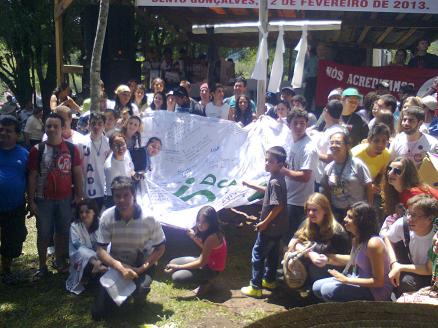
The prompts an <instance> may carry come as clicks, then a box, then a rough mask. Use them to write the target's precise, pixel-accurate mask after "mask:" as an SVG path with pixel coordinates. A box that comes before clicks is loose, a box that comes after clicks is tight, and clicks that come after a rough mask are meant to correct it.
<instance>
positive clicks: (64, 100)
mask: <svg viewBox="0 0 438 328" xmlns="http://www.w3.org/2000/svg"><path fill="white" fill-rule="evenodd" d="M70 95H71V89H70V86H69V85H68V83H67V82H62V83H61V84H60V85H58V86H57V87H56V88H55V90H53V93H52V96H51V97H50V109H51V110H52V111H54V110H55V108H56V107H58V106H67V107H68V108H70V109H71V110H73V111H74V112H75V113H79V112H80V110H81V107H80V106H79V105H78V104H77V103H76V102H75V101H74V100H73V99H72V98H71V97H70Z"/></svg>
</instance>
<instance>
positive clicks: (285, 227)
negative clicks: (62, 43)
mask: <svg viewBox="0 0 438 328" xmlns="http://www.w3.org/2000/svg"><path fill="white" fill-rule="evenodd" d="M130 82H131V83H128V84H127V85H119V86H118V87H117V89H116V90H115V97H114V100H109V99H108V97H107V95H106V92H105V88H104V85H103V83H101V84H100V88H101V89H100V90H101V92H100V95H101V99H100V102H99V109H95V110H93V111H90V100H89V99H86V100H85V101H84V103H83V104H82V105H81V106H79V105H78V104H77V103H76V102H75V101H74V100H73V99H72V98H71V97H70V89H69V87H68V85H66V84H62V85H60V86H59V87H58V88H57V89H56V90H55V91H54V93H53V96H52V98H51V99H50V107H51V111H50V113H49V114H48V115H46V117H44V121H43V113H42V110H41V109H34V110H33V111H32V114H31V115H28V117H27V119H26V120H25V122H24V123H23V121H22V119H21V118H19V117H17V115H15V116H14V115H11V114H12V113H7V115H2V116H1V118H0V192H1V195H2V197H1V198H0V228H1V270H2V271H1V278H2V281H3V283H6V284H14V283H19V276H18V275H16V274H15V273H14V272H12V261H13V259H14V258H17V257H18V256H20V254H21V251H22V245H23V242H24V241H25V239H26V235H27V232H26V225H25V215H26V213H27V210H28V209H29V210H30V211H31V213H32V214H33V215H34V216H35V218H36V227H37V245H36V246H37V250H38V258H39V269H38V270H37V271H36V272H35V274H34V276H33V279H34V280H39V279H47V278H49V277H50V275H51V270H49V269H48V265H47V258H48V256H49V255H50V254H51V253H53V265H54V268H55V269H56V270H57V271H58V272H66V273H67V272H68V273H69V275H68V279H67V281H66V288H67V290H68V291H70V292H73V293H75V294H80V293H81V292H82V291H83V290H84V288H86V286H87V283H88V282H90V281H93V280H94V281H95V280H96V279H97V278H100V281H101V283H100V284H99V289H98V292H97V295H96V299H95V303H94V305H93V309H92V316H93V318H95V319H100V318H103V317H105V316H106V315H108V314H109V313H111V312H112V311H111V308H113V307H114V306H115V305H116V303H115V301H114V299H113V297H112V296H111V295H110V294H111V293H110V292H109V290H108V288H107V287H106V286H105V283H104V282H102V279H103V278H104V277H107V273H109V272H116V274H118V275H119V276H120V277H122V279H125V280H128V281H132V282H133V283H134V284H135V292H134V293H133V294H132V295H133V297H134V299H135V300H136V301H138V302H144V301H145V299H146V295H147V294H148V292H149V291H150V286H151V282H152V278H153V275H154V271H155V268H156V263H157V262H158V261H159V259H160V258H161V257H162V256H163V254H164V252H165V241H166V238H165V235H164V232H163V229H162V227H161V225H160V224H159V222H158V221H156V219H155V218H154V217H153V216H150V215H148V214H147V213H144V212H143V211H142V209H141V207H140V206H139V205H138V204H137V203H136V199H135V196H136V188H137V187H138V185H139V184H141V181H142V179H144V177H145V175H147V174H148V172H150V171H151V170H153V167H152V161H151V158H152V157H153V156H156V155H157V154H159V152H160V150H161V147H162V146H164V147H165V145H162V141H161V140H160V139H159V138H157V137H152V138H150V139H148V140H147V141H146V142H144V140H143V138H142V136H143V133H144V131H143V126H142V118H143V116H145V115H148V113H153V112H154V111H158V110H166V111H170V112H176V113H186V114H193V115H201V116H207V117H214V118H217V119H223V120H229V121H233V122H235V123H236V124H238V125H239V126H241V127H245V126H247V125H249V124H251V123H252V122H254V121H255V120H257V119H258V118H257V117H256V110H255V108H256V104H255V102H254V101H253V100H252V99H250V97H248V95H247V90H246V87H247V85H246V80H245V79H244V78H242V77H238V78H236V80H235V83H234V94H233V95H232V96H231V97H229V98H225V94H224V86H222V85H221V84H214V85H212V84H208V83H202V84H201V85H200V90H199V91H200V93H199V94H200V100H195V99H193V98H192V97H190V91H191V90H190V88H191V86H190V83H189V82H188V81H181V82H180V84H179V86H176V87H175V88H173V89H172V90H167V89H166V87H165V82H164V81H163V80H162V79H160V78H156V79H155V80H154V82H153V85H152V87H153V90H152V91H153V92H152V97H151V99H152V101H148V100H147V92H146V89H145V87H144V86H143V85H141V84H138V83H134V82H135V81H130ZM402 91H403V90H402ZM404 91H406V93H405V94H400V98H399V99H397V98H396V97H395V96H394V95H392V94H390V93H388V92H382V91H381V90H380V91H379V92H377V91H376V92H372V93H370V94H368V95H366V96H365V97H363V96H362V95H361V94H360V93H359V91H358V90H357V89H355V88H352V87H349V88H345V89H342V88H337V89H334V90H333V91H331V92H330V94H329V95H328V98H327V105H326V106H325V107H324V109H323V111H322V114H321V115H320V117H317V115H316V114H315V113H312V112H310V111H308V110H307V109H308V108H307V103H306V98H305V97H303V96H302V95H299V94H296V93H295V90H293V89H292V88H290V87H285V88H283V89H282V90H281V92H280V94H279V95H276V94H268V97H267V103H266V105H265V109H266V112H265V116H269V117H272V118H273V119H275V120H277V123H278V124H285V125H286V126H287V127H288V128H289V129H290V132H291V135H292V144H291V145H290V147H289V148H290V150H289V153H286V151H285V149H284V148H283V147H282V146H285V145H278V146H275V147H272V148H270V149H269V150H268V151H267V152H266V159H265V169H266V171H267V172H268V173H269V174H270V178H269V181H268V182H267V185H266V187H261V186H258V185H256V184H255V183H252V182H251V181H243V185H244V186H246V187H248V188H253V189H256V190H257V191H260V192H262V193H264V199H263V203H262V209H261V215H260V219H259V221H258V222H257V224H256V226H255V228H256V230H257V237H256V241H255V244H254V247H253V250H252V255H251V259H247V260H248V261H251V264H252V275H251V279H250V284H249V286H246V287H243V288H242V289H241V292H242V293H243V294H244V295H246V296H250V297H256V298H258V297H261V296H262V295H263V291H262V290H263V289H275V288H277V283H278V276H277V269H278V267H279V264H280V258H282V257H283V256H285V261H286V262H287V265H285V266H284V271H285V272H283V273H284V279H285V280H287V279H296V278H297V277H296V273H294V272H295V270H296V267H297V265H298V266H300V268H301V273H304V277H305V278H303V279H301V280H302V281H301V283H300V284H299V285H300V287H299V288H300V290H304V291H305V290H307V291H312V292H313V294H314V295H315V296H316V297H317V298H320V299H322V300H324V301H340V302H342V301H349V300H370V301H372V300H390V299H391V297H392V298H393V300H398V301H403V302H408V301H412V300H417V301H418V300H419V299H421V300H422V301H424V302H428V301H430V299H434V298H435V299H436V294H437V290H438V283H437V281H436V276H437V272H438V271H437V269H438V267H437V261H436V259H437V251H438V241H437V237H438V236H437V234H436V233H435V230H434V225H433V223H434V220H435V218H436V217H438V191H437V190H436V189H435V188H434V186H429V185H427V184H425V183H424V182H422V181H421V179H420V177H419V174H418V169H419V167H420V165H421V164H422V161H423V159H424V158H425V157H426V156H428V153H431V154H433V153H435V152H436V151H437V149H438V148H437V146H438V140H437V138H436V130H435V128H436V126H435V124H436V121H437V119H436V116H435V111H436V110H437V109H438V105H437V99H436V94H432V95H428V96H425V97H423V98H420V97H416V96H415V95H414V94H412V92H413V90H411V89H409V88H405V90H404ZM409 92H411V93H409ZM277 96H279V99H277ZM20 114H21V113H20ZM76 116H80V118H79V119H76ZM22 132H23V133H24V136H25V137H24V139H20V134H21V133H22ZM273 142H274V141H273ZM20 143H21V145H20ZM274 143H275V142H274ZM430 156H433V155H430ZM11 181H13V182H14V183H11ZM72 204H74V211H72ZM187 234H188V236H189V237H190V238H191V239H192V240H193V241H194V243H195V244H196V245H197V246H199V248H200V249H201V252H200V255H199V257H181V258H176V259H173V260H172V261H170V262H169V263H168V264H167V265H166V267H165V271H166V272H167V273H169V274H171V278H172V280H173V281H174V282H175V283H182V284H186V283H193V282H196V283H197V284H199V287H198V288H197V289H196V290H195V292H196V295H198V296H203V295H205V293H206V292H208V291H209V290H210V289H211V287H212V285H213V284H214V279H215V277H216V276H217V275H219V274H220V273H221V272H222V271H224V270H226V258H227V242H226V238H225V235H224V233H223V232H222V231H221V228H220V224H219V221H218V214H217V213H216V211H215V209H214V208H213V207H210V206H205V207H203V208H202V209H201V210H200V211H199V213H198V216H197V219H196V226H195V227H194V228H193V229H190V230H188V231H187ZM282 245H283V246H284V247H282ZM53 247H54V248H53ZM298 253H299V254H300V258H298V257H296V258H294V256H295V255H296V254H298ZM284 254H285V255H284ZM294 254H295V255H294ZM290 259H292V260H291V261H290ZM116 276H117V275H116ZM112 277H114V275H113V276H112ZM291 277H292V278H291ZM108 279H110V278H108V277H107V280H108ZM113 279H114V278H113ZM107 280H105V281H106V282H107ZM412 293H416V296H415V297H413V296H412V295H413V294H412Z"/></svg>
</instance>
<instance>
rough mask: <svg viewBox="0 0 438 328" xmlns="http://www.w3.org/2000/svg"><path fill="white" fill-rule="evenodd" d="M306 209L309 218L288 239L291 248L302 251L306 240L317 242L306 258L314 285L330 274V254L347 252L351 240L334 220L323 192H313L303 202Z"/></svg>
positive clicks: (289, 249)
mask: <svg viewBox="0 0 438 328" xmlns="http://www.w3.org/2000/svg"><path fill="white" fill-rule="evenodd" d="M304 212H305V213H306V219H305V220H304V222H303V224H302V225H301V227H300V228H299V229H298V231H297V232H296V233H295V235H294V237H293V238H292V239H291V241H290V242H289V246H288V251H289V252H296V251H298V252H299V251H301V250H303V249H304V248H305V247H306V246H307V245H306V244H309V243H316V246H315V248H313V249H312V251H310V252H308V253H306V254H305V255H304V260H303V264H304V265H305V267H306V269H307V273H308V280H307V283H308V284H310V285H312V284H313V283H314V282H315V281H316V280H318V279H322V278H326V277H330V275H329V273H328V272H327V269H328V268H329V267H327V254H348V252H349V249H350V247H349V246H350V241H349V237H348V235H347V233H346V232H345V230H344V228H343V227H342V226H341V225H340V224H339V223H338V222H337V221H336V220H335V218H334V216H333V213H332V210H331V207H330V202H329V200H328V199H327V197H325V196H324V195H323V194H321V193H318V192H316V193H313V194H311V195H310V196H309V198H307V201H306V203H305V204H304ZM330 268H333V267H330Z"/></svg>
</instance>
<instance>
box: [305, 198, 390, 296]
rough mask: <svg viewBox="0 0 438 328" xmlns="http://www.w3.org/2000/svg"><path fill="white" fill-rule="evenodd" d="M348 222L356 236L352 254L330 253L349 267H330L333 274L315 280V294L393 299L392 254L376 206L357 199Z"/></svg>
mask: <svg viewBox="0 0 438 328" xmlns="http://www.w3.org/2000/svg"><path fill="white" fill-rule="evenodd" d="M344 223H345V229H346V230H347V231H348V232H350V233H351V235H352V237H353V238H352V244H353V246H352V249H351V252H350V255H341V254H335V255H329V256H328V262H327V264H330V265H337V266H346V267H345V269H344V272H343V273H340V272H339V271H337V270H334V269H331V270H328V272H329V273H330V274H331V275H332V276H333V277H331V278H325V279H321V280H317V281H316V282H315V283H314V284H313V292H314V294H315V296H316V297H318V298H320V299H322V300H324V301H326V302H348V301H356V300H364V301H389V299H390V296H391V291H392V285H391V282H390V280H389V277H388V273H389V257H388V253H387V251H386V248H385V244H384V241H383V240H382V239H381V238H380V237H379V236H378V226H377V216H376V212H375V210H374V209H373V208H372V207H371V206H370V205H368V204H366V203H364V202H358V203H355V204H353V205H352V206H351V207H350V209H349V210H348V211H347V216H346V217H345V219H344Z"/></svg>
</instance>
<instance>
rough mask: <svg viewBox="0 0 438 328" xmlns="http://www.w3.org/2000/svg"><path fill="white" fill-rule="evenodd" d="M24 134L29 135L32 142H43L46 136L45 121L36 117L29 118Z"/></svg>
mask: <svg viewBox="0 0 438 328" xmlns="http://www.w3.org/2000/svg"><path fill="white" fill-rule="evenodd" d="M24 132H26V133H28V134H29V138H30V139H32V140H41V139H42V137H43V135H44V125H43V121H41V120H40V119H38V118H36V117H35V116H34V115H31V116H29V118H28V119H27V121H26V126H25V127H24Z"/></svg>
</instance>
